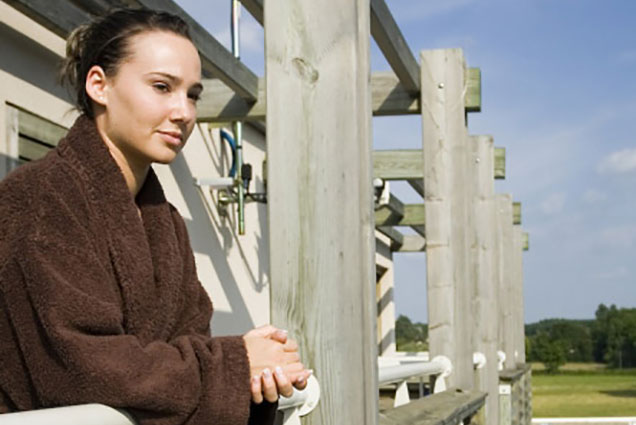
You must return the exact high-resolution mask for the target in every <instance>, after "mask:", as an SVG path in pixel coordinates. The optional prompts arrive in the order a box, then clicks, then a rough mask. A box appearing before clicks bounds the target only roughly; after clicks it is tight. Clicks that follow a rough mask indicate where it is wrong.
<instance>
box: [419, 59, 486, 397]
mask: <svg viewBox="0 0 636 425" xmlns="http://www.w3.org/2000/svg"><path fill="white" fill-rule="evenodd" d="M421 64H422V65H421V67H422V75H421V78H422V84H421V87H422V149H423V150H422V158H423V163H422V164H423V168H422V170H423V171H424V188H425V197H424V203H425V204H426V240H427V243H426V276H427V278H426V285H427V298H428V300H427V301H428V314H429V320H428V323H429V351H430V354H431V357H434V356H436V355H445V356H447V357H448V358H449V359H450V360H451V362H452V363H453V374H452V375H451V376H450V377H449V380H450V385H451V386H458V387H460V388H465V389H469V388H472V387H473V376H474V371H473V362H472V356H473V349H474V347H473V345H472V338H471V328H472V323H471V320H472V319H471V317H470V314H469V312H470V311H471V310H472V306H471V297H470V294H471V287H470V282H469V279H468V267H469V259H470V257H469V250H468V246H469V245H468V234H469V233H470V230H469V221H468V185H469V180H468V179H467V176H466V174H467V171H466V169H467V161H468V154H467V149H468V148H467V145H468V134H467V129H466V114H465V108H464V106H465V105H464V100H465V95H464V90H465V87H466V85H465V76H466V71H465V69H466V66H465V61H464V55H463V52H462V51H461V50H460V49H438V50H425V51H423V52H422V54H421Z"/></svg>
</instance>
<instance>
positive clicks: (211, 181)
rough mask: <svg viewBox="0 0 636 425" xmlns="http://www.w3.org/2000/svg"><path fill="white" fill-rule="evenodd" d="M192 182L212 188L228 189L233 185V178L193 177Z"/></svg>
mask: <svg viewBox="0 0 636 425" xmlns="http://www.w3.org/2000/svg"><path fill="white" fill-rule="evenodd" d="M194 184H195V185H197V186H209V187H210V188H212V189H228V188H230V187H232V186H234V179H233V178H232V177H215V178H207V179H206V178H203V179H194Z"/></svg>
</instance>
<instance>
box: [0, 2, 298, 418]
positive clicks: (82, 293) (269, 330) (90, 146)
mask: <svg viewBox="0 0 636 425" xmlns="http://www.w3.org/2000/svg"><path fill="white" fill-rule="evenodd" d="M200 70H201V63H200V59H199V56H198V53H197V50H196V48H195V46H194V45H193V43H192V41H191V39H190V37H189V35H188V29H187V25H186V24H185V23H184V22H183V21H182V20H181V19H180V18H178V17H175V16H173V15H169V14H166V13H157V12H152V11H147V10H119V11H115V12H113V13H111V14H109V15H108V16H106V17H103V18H101V19H99V20H97V21H95V22H93V23H91V24H89V25H86V26H82V27H80V28H78V29H77V30H76V31H75V32H74V33H73V34H72V35H71V36H70V37H69V40H68V44H67V58H66V60H65V63H64V67H63V76H64V78H65V79H66V80H67V81H68V82H69V83H70V85H71V86H72V87H73V89H74V93H75V95H76V98H77V107H78V108H79V110H80V111H81V112H82V115H81V116H80V117H79V118H78V119H77V121H76V122H75V124H74V125H73V127H72V128H71V130H70V131H69V133H68V135H67V136H66V137H65V138H64V139H62V140H61V141H60V143H59V146H58V147H57V148H56V149H55V150H54V151H52V152H51V153H49V154H48V155H47V156H46V157H45V158H44V159H42V160H41V161H38V162H36V163H31V164H28V165H25V166H23V167H21V168H19V169H18V170H16V171H15V172H14V173H13V174H11V175H9V176H8V177H7V178H6V179H5V180H4V181H3V182H2V183H0V200H1V202H0V226H1V228H2V229H3V236H2V239H1V240H0V413H1V412H6V411H20V410H30V409H35V408H43V407H52V406H63V405H73V404H82V403H103V404H107V405H110V406H113V407H119V408H124V409H126V410H128V411H129V412H130V413H131V414H133V416H135V418H136V419H137V420H138V421H139V423H141V424H182V423H188V424H208V423H218V424H245V423H247V422H248V417H249V416H250V409H251V418H250V422H254V423H256V422H259V421H260V422H267V421H270V420H271V419H272V412H273V409H274V408H275V404H274V405H272V404H267V403H263V402H264V401H266V402H270V403H273V402H275V401H276V400H277V399H278V394H279V393H280V394H283V395H290V394H291V392H292V384H293V385H295V386H296V387H297V388H303V387H304V386H305V385H306V380H307V378H308V377H309V373H310V372H309V371H307V370H305V368H304V366H303V365H302V363H300V361H299V356H298V352H297V346H296V344H295V343H294V342H293V341H291V340H287V338H286V335H285V333H284V332H282V331H280V330H277V329H275V328H273V327H271V326H268V327H263V328H259V329H256V330H253V331H251V332H248V333H247V334H246V335H244V336H230V337H216V338H213V337H210V335H209V322H210V318H211V313H212V308H211V303H210V301H209V299H208V297H207V295H206V293H205V291H204V290H203V288H202V287H201V285H200V283H199V281H198V279H197V276H196V270H195V265H194V260H193V255H192V250H191V248H190V245H189V241H188V236H187V232H186V228H185V225H184V222H183V220H182V218H181V217H180V215H179V214H178V212H177V211H176V209H175V208H174V207H172V206H171V205H170V204H169V203H168V202H167V201H166V199H165V197H164V195H163V191H162V189H161V186H160V184H159V181H158V179H157V177H156V176H155V174H154V172H153V171H152V168H151V167H150V165H151V164H152V163H153V162H159V163H169V162H171V161H172V160H173V159H174V158H175V156H176V155H177V154H178V153H179V151H180V150H181V149H182V148H183V145H184V143H185V142H186V140H187V138H188V136H189V135H190V133H191V132H192V129H193V127H194V124H195V119H196V101H197V99H198V97H199V95H200V93H201V90H202V86H201V82H200V79H201V75H200ZM256 406H260V409H259V408H256Z"/></svg>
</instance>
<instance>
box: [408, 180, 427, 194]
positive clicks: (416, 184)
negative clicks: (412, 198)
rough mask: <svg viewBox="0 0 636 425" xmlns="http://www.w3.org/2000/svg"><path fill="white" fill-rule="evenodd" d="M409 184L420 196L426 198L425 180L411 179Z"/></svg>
mask: <svg viewBox="0 0 636 425" xmlns="http://www.w3.org/2000/svg"><path fill="white" fill-rule="evenodd" d="M407 182H408V183H409V184H410V185H411V187H412V188H413V190H415V191H416V192H417V193H419V195H420V196H421V197H422V198H424V179H409V180H407Z"/></svg>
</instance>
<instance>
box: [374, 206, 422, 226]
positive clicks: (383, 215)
mask: <svg viewBox="0 0 636 425" xmlns="http://www.w3.org/2000/svg"><path fill="white" fill-rule="evenodd" d="M425 224H426V218H425V208H424V204H406V205H403V212H402V215H399V214H396V212H394V211H391V210H390V209H389V208H381V209H379V210H376V212H375V225H376V226H424V225H425Z"/></svg>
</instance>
